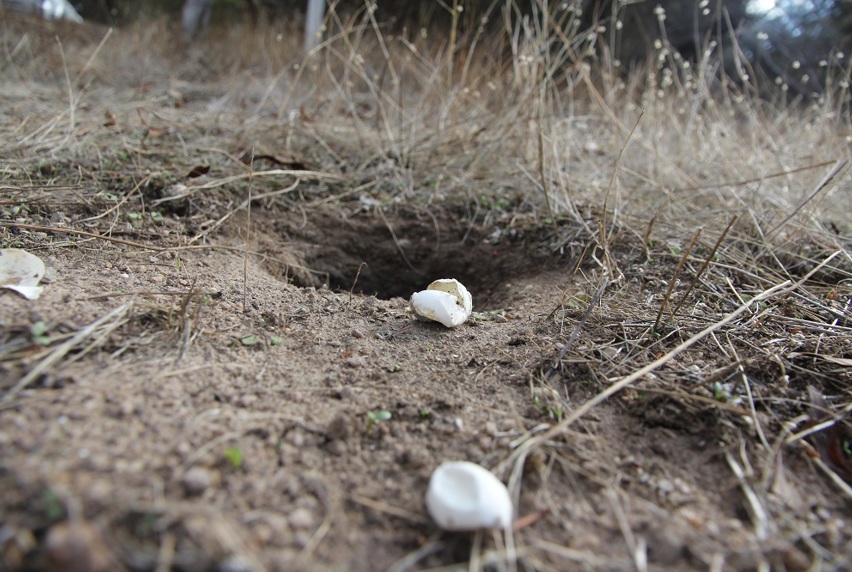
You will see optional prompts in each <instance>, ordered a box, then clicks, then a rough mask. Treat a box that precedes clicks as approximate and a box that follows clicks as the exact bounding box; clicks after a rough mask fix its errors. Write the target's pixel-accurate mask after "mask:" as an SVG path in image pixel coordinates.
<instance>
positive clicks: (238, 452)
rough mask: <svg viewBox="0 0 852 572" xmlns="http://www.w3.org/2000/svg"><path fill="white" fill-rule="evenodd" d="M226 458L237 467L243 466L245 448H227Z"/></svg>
mask: <svg viewBox="0 0 852 572" xmlns="http://www.w3.org/2000/svg"><path fill="white" fill-rule="evenodd" d="M225 458H226V459H228V462H229V463H231V466H232V467H233V468H235V469H239V468H240V467H242V466H243V450H242V449H240V448H239V447H228V448H227V449H225Z"/></svg>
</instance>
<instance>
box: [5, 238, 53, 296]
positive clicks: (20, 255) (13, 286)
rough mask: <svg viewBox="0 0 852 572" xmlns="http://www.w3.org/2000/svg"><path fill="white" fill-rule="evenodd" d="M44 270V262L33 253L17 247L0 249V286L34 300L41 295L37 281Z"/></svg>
mask: <svg viewBox="0 0 852 572" xmlns="http://www.w3.org/2000/svg"><path fill="white" fill-rule="evenodd" d="M44 270H45V269H44V262H42V260H41V258H39V257H38V256H36V255H35V254H30V253H29V252H27V251H26V250H20V249H18V248H4V249H2V250H0V288H8V289H9V290H14V291H15V292H17V293H18V294H20V295H21V296H23V297H25V298H27V299H28V300H35V299H36V298H38V297H39V296H40V295H41V291H42V287H41V286H39V285H38V283H39V282H40V281H41V279H42V278H44Z"/></svg>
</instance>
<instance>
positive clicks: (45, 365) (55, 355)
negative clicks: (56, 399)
mask: <svg viewBox="0 0 852 572" xmlns="http://www.w3.org/2000/svg"><path fill="white" fill-rule="evenodd" d="M132 307H133V301H130V302H128V303H126V304H122V305H121V306H119V307H118V308H115V309H114V310H112V311H111V312H109V313H108V314H106V315H104V316H102V317H100V318H98V319H97V320H95V321H94V322H92V323H91V324H89V325H88V326H86V327H85V328H82V329H81V330H80V331H78V332H77V333H76V334H75V335H74V336H73V337H72V338H70V339H69V340H67V341H65V342H63V343H62V344H60V345H59V346H58V347H57V348H56V349H55V350H53V351H52V352H51V353H50V354H49V355H48V356H47V357H46V358H44V359H43V360H42V361H40V362H39V363H38V364H37V365H36V366H35V367H34V368H32V369H31V370H30V371H29V373H27V374H26V375H24V377H22V378H21V379H20V380H18V382H17V383H16V384H15V385H14V386H12V388H11V389H10V390H9V391H7V392H6V394H5V395H3V399H2V401H3V403H7V402H9V401H11V400H13V399H14V398H15V396H17V395H18V394H19V393H20V392H21V391H23V390H24V389H26V387H27V386H28V385H29V384H31V383H32V382H33V381H35V380H36V379H37V378H38V377H39V376H40V375H41V374H43V373H45V372H46V371H47V370H48V369H50V368H51V367H53V366H54V365H56V364H58V363H59V362H60V361H61V360H62V359H63V358H64V357H65V356H66V355H68V353H69V352H71V351H72V350H73V349H74V348H76V347H77V346H80V345H81V344H83V343H85V342H86V341H87V340H88V339H89V338H91V337H93V336H95V335H97V336H104V335H106V334H108V333H109V332H110V331H112V330H114V329H115V328H117V327H118V326H119V325H121V322H122V318H123V317H124V315H125V314H126V313H127V312H128V311H129V310H130V309H131V308H132Z"/></svg>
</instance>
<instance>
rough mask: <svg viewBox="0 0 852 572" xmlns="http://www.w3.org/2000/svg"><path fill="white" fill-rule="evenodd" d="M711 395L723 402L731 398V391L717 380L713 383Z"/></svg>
mask: <svg viewBox="0 0 852 572" xmlns="http://www.w3.org/2000/svg"><path fill="white" fill-rule="evenodd" d="M713 397H714V398H715V399H716V401H722V402H725V401H728V400H729V399H731V391H730V389H728V387H726V386H725V385H722V384H721V383H719V382H718V381H717V382H715V383H714V384H713Z"/></svg>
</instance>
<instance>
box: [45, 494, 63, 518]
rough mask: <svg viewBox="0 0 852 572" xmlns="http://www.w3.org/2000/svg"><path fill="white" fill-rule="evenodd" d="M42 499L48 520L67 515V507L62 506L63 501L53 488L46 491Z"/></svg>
mask: <svg viewBox="0 0 852 572" xmlns="http://www.w3.org/2000/svg"><path fill="white" fill-rule="evenodd" d="M41 500H42V501H43V502H44V512H45V514H46V516H47V519H48V520H50V521H55V520H59V519H61V518H62V517H63V516H65V507H64V506H62V501H61V500H59V497H58V496H56V492H55V491H54V490H53V489H47V490H46V491H44V494H42V496H41Z"/></svg>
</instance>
